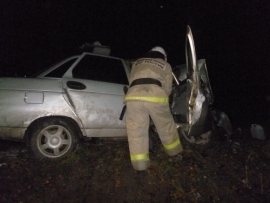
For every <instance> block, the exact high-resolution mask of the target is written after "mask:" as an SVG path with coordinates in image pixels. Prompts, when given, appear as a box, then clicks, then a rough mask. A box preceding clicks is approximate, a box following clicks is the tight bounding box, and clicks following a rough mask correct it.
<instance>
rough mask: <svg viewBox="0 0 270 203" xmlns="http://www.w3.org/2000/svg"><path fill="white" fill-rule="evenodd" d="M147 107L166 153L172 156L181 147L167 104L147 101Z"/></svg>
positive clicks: (181, 149) (180, 150)
mask: <svg viewBox="0 0 270 203" xmlns="http://www.w3.org/2000/svg"><path fill="white" fill-rule="evenodd" d="M147 107H148V109H149V114H150V116H151V118H152V120H153V122H154V124H155V126H156V129H157V132H158V134H159V137H160V140H161V142H162V144H163V146H164V148H165V151H166V153H167V154H168V155H170V156H174V155H176V154H178V153H180V152H182V151H183V148H182V145H181V142H180V138H179V134H178V131H177V128H176V124H175V122H174V120H173V117H172V114H171V112H170V108H169V105H168V104H165V103H162V104H160V103H159V104H157V103H148V104H147Z"/></svg>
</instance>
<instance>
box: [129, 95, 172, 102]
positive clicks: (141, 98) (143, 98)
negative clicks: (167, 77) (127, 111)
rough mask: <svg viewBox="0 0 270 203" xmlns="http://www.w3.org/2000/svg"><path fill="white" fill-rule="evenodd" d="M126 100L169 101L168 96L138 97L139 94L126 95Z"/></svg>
mask: <svg viewBox="0 0 270 203" xmlns="http://www.w3.org/2000/svg"><path fill="white" fill-rule="evenodd" d="M124 101H125V102H126V101H147V102H153V103H169V99H168V97H139V96H126V97H125V100H124Z"/></svg>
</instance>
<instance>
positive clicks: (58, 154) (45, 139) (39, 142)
mask: <svg viewBox="0 0 270 203" xmlns="http://www.w3.org/2000/svg"><path fill="white" fill-rule="evenodd" d="M76 145H77V137H76V130H75V128H74V127H73V125H71V124H70V123H69V122H67V121H66V120H64V119H59V118H51V119H46V120H43V121H42V122H40V123H38V125H36V127H34V129H33V131H32V136H31V149H32V151H33V152H34V154H35V156H36V157H37V158H40V159H54V160H55V159H61V158H64V157H66V156H67V155H69V154H70V153H71V152H72V151H73V150H74V149H75V147H76Z"/></svg>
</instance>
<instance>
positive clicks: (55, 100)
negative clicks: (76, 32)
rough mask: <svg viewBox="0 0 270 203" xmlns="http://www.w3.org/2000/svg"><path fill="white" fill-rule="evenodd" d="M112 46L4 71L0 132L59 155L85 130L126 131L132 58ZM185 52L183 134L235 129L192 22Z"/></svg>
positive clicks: (175, 96)
mask: <svg viewBox="0 0 270 203" xmlns="http://www.w3.org/2000/svg"><path fill="white" fill-rule="evenodd" d="M108 53H109V51H108V50H106V48H103V47H96V48H95V49H94V50H93V53H88V52H84V53H82V54H81V55H77V56H72V57H70V58H67V59H65V60H63V61H61V62H59V63H57V64H55V65H53V66H52V67H49V68H48V69H46V70H45V71H44V72H42V73H41V74H39V75H37V76H36V77H34V78H0V115H1V116H0V138H2V139H7V140H17V141H25V143H26V144H27V145H28V146H29V147H30V148H31V149H32V151H33V152H34V154H35V155H36V157H38V158H45V159H60V158H63V157H65V156H67V155H69V154H70V153H71V152H72V151H73V150H74V149H75V147H76V144H77V142H78V140H79V139H80V138H92V137H99V138H102V137H111V138H116V137H126V127H125V119H123V120H121V119H119V116H120V114H121V111H122V108H123V98H124V91H123V89H124V87H125V86H127V85H128V76H129V73H130V65H129V64H128V63H127V62H126V61H125V60H123V59H120V58H115V57H111V56H109V54H108ZM186 58H187V62H186V65H182V66H177V67H175V69H174V79H175V81H174V90H173V93H172V95H171V98H170V100H171V110H172V114H173V116H174V119H175V122H176V123H177V125H178V127H179V128H178V129H179V133H180V135H181V137H182V139H181V140H182V141H186V142H187V143H189V144H191V145H195V146H199V147H201V146H202V147H204V146H207V145H208V143H209V142H210V141H211V139H212V138H213V137H214V131H215V129H216V128H217V127H218V126H220V127H222V128H224V129H225V132H226V133H225V134H226V135H225V136H227V137H229V135H230V122H229V119H228V117H227V116H226V114H224V113H223V112H220V111H217V110H214V109H212V108H211V106H212V103H213V94H212V90H211V86H210V83H209V78H208V73H207V69H206V63H205V60H198V61H197V59H196V53H195V46H194V41H193V37H192V33H191V30H190V28H189V27H188V30H187V40H186ZM151 130H153V128H152V126H151V127H150V131H151ZM152 134H153V133H150V135H152ZM155 137H157V136H155Z"/></svg>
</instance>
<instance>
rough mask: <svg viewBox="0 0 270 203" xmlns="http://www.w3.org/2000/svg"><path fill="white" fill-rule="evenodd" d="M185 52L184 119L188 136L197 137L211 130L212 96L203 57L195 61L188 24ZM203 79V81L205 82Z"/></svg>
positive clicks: (192, 41)
mask: <svg viewBox="0 0 270 203" xmlns="http://www.w3.org/2000/svg"><path fill="white" fill-rule="evenodd" d="M185 52H186V72H187V89H186V119H187V121H188V124H189V132H188V135H189V136H190V137H198V136H201V135H202V134H203V133H206V132H208V131H210V130H212V117H211V111H210V105H211V103H212V99H213V98H212V90H211V86H210V83H209V79H208V73H207V69H206V63H205V60H204V59H203V60H199V61H197V58H196V50H195V44H194V39H193V35H192V31H191V28H190V27H189V26H187V35H186V46H185ZM203 81H205V84H204V83H203ZM206 83H207V84H206Z"/></svg>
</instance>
